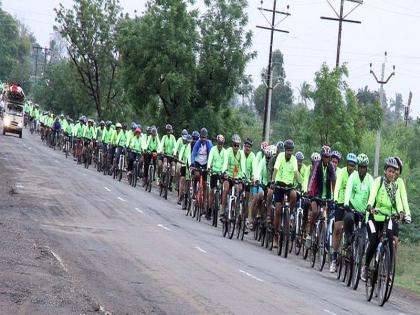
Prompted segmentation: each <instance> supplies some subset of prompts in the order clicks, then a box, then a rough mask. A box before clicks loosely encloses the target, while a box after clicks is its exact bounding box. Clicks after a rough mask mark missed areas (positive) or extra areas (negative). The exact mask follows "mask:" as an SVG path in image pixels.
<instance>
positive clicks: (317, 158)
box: [311, 152, 321, 162]
mask: <svg viewBox="0 0 420 315" xmlns="http://www.w3.org/2000/svg"><path fill="white" fill-rule="evenodd" d="M311 161H312V162H317V161H321V155H320V154H319V153H318V152H314V153H312V154H311Z"/></svg>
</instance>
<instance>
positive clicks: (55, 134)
mask: <svg viewBox="0 0 420 315" xmlns="http://www.w3.org/2000/svg"><path fill="white" fill-rule="evenodd" d="M60 130H61V124H60V119H59V118H58V116H57V117H56V118H55V120H54V123H53V124H52V126H51V131H52V132H51V145H52V146H56V145H57V143H56V141H57V142H58V140H59V138H60Z"/></svg>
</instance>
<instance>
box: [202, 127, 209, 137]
mask: <svg viewBox="0 0 420 315" xmlns="http://www.w3.org/2000/svg"><path fill="white" fill-rule="evenodd" d="M208 134H209V133H208V131H207V129H206V128H201V130H200V137H206V138H207V136H208Z"/></svg>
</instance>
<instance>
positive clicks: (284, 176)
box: [274, 152, 298, 185]
mask: <svg viewBox="0 0 420 315" xmlns="http://www.w3.org/2000/svg"><path fill="white" fill-rule="evenodd" d="M274 169H276V170H277V173H276V178H275V181H276V182H280V183H284V184H286V185H292V184H293V182H294V179H295V172H297V171H298V164H297V160H296V157H295V156H294V155H292V156H291V157H290V159H289V161H286V155H285V153H284V152H281V153H280V154H279V155H278V156H277V159H276V163H274Z"/></svg>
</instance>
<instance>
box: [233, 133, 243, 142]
mask: <svg viewBox="0 0 420 315" xmlns="http://www.w3.org/2000/svg"><path fill="white" fill-rule="evenodd" d="M232 142H233V143H237V144H241V137H239V135H238V134H237V133H235V134H234V135H233V136H232Z"/></svg>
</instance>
